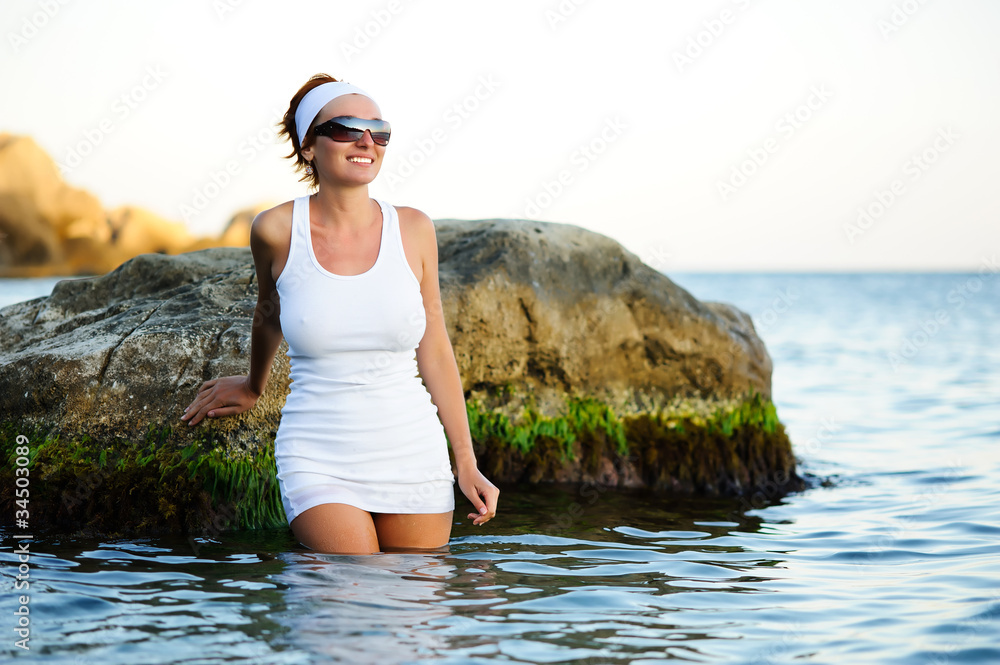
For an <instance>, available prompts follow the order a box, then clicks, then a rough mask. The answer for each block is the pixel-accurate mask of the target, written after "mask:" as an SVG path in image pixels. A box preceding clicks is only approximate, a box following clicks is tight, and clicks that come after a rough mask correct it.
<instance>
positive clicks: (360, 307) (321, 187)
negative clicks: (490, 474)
mask: <svg viewBox="0 0 1000 665" xmlns="http://www.w3.org/2000/svg"><path fill="white" fill-rule="evenodd" d="M281 133H282V134H283V135H285V136H286V137H287V138H288V139H289V141H291V143H292V147H293V150H292V153H291V154H289V155H288V156H289V157H294V158H295V160H296V167H297V168H299V169H302V170H303V171H304V172H305V176H304V177H303V180H309V181H310V182H311V184H312V185H313V186H315V187H316V188H317V191H316V193H315V194H312V195H311V196H303V197H300V198H297V199H295V200H294V201H288V202H286V203H283V204H281V205H279V206H276V207H274V208H271V209H270V210H266V211H264V212H262V213H260V214H259V215H257V217H256V218H255V219H254V221H253V224H252V226H251V229H250V248H251V250H252V251H253V258H254V264H255V266H256V270H257V283H258V286H259V294H258V299H257V307H256V310H255V312H254V322H253V332H252V335H251V354H250V356H251V357H250V373H249V375H248V376H228V377H223V378H219V379H213V380H211V381H206V382H205V383H204V384H202V386H201V389H200V390H199V392H198V396H197V397H196V398H195V400H194V401H193V402H192V403H191V404H190V405H189V406H188V407H187V409H185V412H184V415H183V416H182V417H181V418H182V420H186V421H187V422H188V424H189V425H196V424H198V422H199V421H201V420H202V419H204V418H205V417H209V418H221V417H224V416H230V415H234V414H238V413H242V412H244V411H246V410H247V409H250V408H251V407H252V406H253V405H254V404H255V403H256V402H257V399H258V398H259V397H260V395H261V393H263V392H264V387H265V386H266V384H267V378H268V374H269V372H270V368H271V362H272V360H273V358H274V354H275V353H276V352H277V349H278V346H279V344H280V343H281V338H282V336H284V337H285V339H286V340H287V342H288V356H289V360H290V362H291V378H292V384H291V390H290V393H289V395H288V398H287V400H286V402H285V406H284V408H283V409H282V412H281V413H282V415H281V423H280V425H279V427H278V434H277V437H276V439H275V460H276V462H277V468H278V474H277V477H278V483H279V489H280V491H281V498H282V502H283V504H284V507H285V513H286V516H287V518H288V521H289V524H290V526H291V529H292V532H293V533H294V534H295V537H296V538H298V540H299V542H301V543H302V544H303V545H304V546H306V547H308V548H311V549H313V550H317V551H322V552H330V553H339V554H369V553H376V552H380V551H386V550H390V549H392V550H397V551H400V550H401V551H407V550H409V551H413V550H428V549H439V548H443V547H445V546H446V545H447V543H448V540H449V538H450V536H451V524H452V515H453V511H454V507H455V499H454V490H453V486H454V482H455V477H454V476H453V475H452V472H451V463H450V461H449V458H448V451H447V443H448V441H450V442H451V447H452V450H453V451H454V454H455V464H456V467H457V475H458V485H459V488H460V489H461V490H462V493H463V494H465V496H466V497H467V498H468V499H469V500H470V501H471V502H472V504H473V506H475V508H476V510H478V513H470V514H469V519H472V520H473V523H474V524H477V525H482V524H485V523H486V522H488V521H489V520H491V519H492V518H493V517H494V515H495V514H496V504H497V498H498V496H499V494H500V491H499V490H498V489H497V488H496V487H495V486H494V485H493V484H492V483H491V482H490V481H489V480H487V479H486V478H485V477H484V476H483V474H482V473H481V472H480V471H479V469H478V467H477V465H476V458H475V455H474V453H473V450H472V438H471V436H470V433H469V423H468V418H467V415H466V410H465V399H464V395H463V392H462V384H461V379H460V377H459V372H458V364H457V363H456V361H455V354H454V351H453V350H452V347H451V342H450V341H449V339H448V332H447V329H446V328H445V323H444V312H443V309H442V306H441V295H440V288H439V284H438V259H437V239H436V236H435V232H434V224H433V222H432V221H431V220H430V218H429V217H428V216H427V215H425V214H424V213H422V212H420V211H419V210H415V209H413V208H398V209H397V208H394V207H393V206H391V205H388V204H386V203H383V202H381V201H376V200H372V199H370V198H369V197H368V184H369V183H370V182H371V181H372V180H373V179H374V178H375V176H376V174H378V171H379V169H380V167H381V165H382V159H383V157H384V155H385V150H386V145H387V144H388V141H389V135H390V128H389V124H388V123H387V122H385V121H384V120H382V115H381V111H380V110H379V107H378V105H377V104H376V103H375V102H374V100H372V98H371V96H370V95H368V94H367V93H365V92H364V91H362V90H361V89H359V88H357V87H355V86H352V85H350V84H348V83H344V82H339V81H337V80H336V79H334V78H332V77H330V76H327V75H325V74H318V75H316V76H314V77H312V78H311V79H310V80H309V81H308V82H307V83H306V84H305V85H304V86H302V88H301V89H300V90H299V91H298V92H297V93H296V94H295V96H294V97H292V100H291V103H290V105H289V108H288V111H287V112H286V113H285V116H284V119H283V121H282V131H281ZM418 370H419V373H420V376H419V377H418V376H417V371H418ZM421 378H422V379H423V383H421ZM425 384H426V385H425ZM442 425H443V427H442ZM445 432H447V437H448V438H447V440H446V439H445Z"/></svg>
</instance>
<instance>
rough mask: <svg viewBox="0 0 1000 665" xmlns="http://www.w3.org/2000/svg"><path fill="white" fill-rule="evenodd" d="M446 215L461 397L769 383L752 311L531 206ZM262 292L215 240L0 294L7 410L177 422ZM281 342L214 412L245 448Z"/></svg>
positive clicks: (281, 388) (623, 397)
mask: <svg viewBox="0 0 1000 665" xmlns="http://www.w3.org/2000/svg"><path fill="white" fill-rule="evenodd" d="M436 226H437V233H438V241H439V260H440V266H441V271H440V278H441V285H442V294H443V299H444V309H445V317H446V322H447V324H448V329H449V333H450V336H451V340H452V344H453V346H454V348H455V353H456V357H457V359H458V364H459V369H460V371H461V375H462V380H463V382H464V388H465V390H466V393H467V396H470V397H473V396H479V395H486V396H488V395H489V394H491V393H493V392H495V391H497V390H502V389H506V390H507V391H508V392H509V391H510V389H513V391H514V392H515V393H516V394H519V395H529V396H531V398H532V399H534V400H535V401H536V404H537V406H538V407H539V408H540V409H541V410H542V411H543V412H547V413H552V412H554V411H555V410H557V409H558V408H559V407H561V405H562V404H563V399H564V397H565V395H566V394H568V393H574V392H576V393H580V394H586V395H591V396H594V397H598V398H601V399H603V400H605V401H606V402H608V403H609V404H612V405H615V406H616V408H619V409H621V410H622V411H629V410H646V409H650V408H652V407H653V406H654V405H656V404H658V403H661V402H665V401H667V400H669V399H670V398H673V397H675V396H692V397H700V398H705V399H717V398H738V397H741V396H743V395H744V394H745V393H746V392H747V391H748V390H750V389H753V390H755V391H756V392H758V393H760V394H762V395H763V396H765V397H770V377H771V360H770V357H769V356H768V354H767V351H766V349H765V348H764V345H763V343H762V342H761V341H760V339H759V338H758V337H757V336H756V334H755V332H754V329H753V325H752V323H751V321H750V317H749V316H748V315H746V314H745V313H743V312H741V311H740V310H738V309H736V308H735V307H733V306H731V305H726V304H722V303H702V302H699V301H698V300H696V299H695V298H694V297H692V296H691V295H690V294H689V293H688V292H687V291H685V290H684V289H682V288H680V287H678V286H677V285H675V284H674V283H673V282H672V281H671V280H670V279H668V278H667V277H665V276H664V275H662V274H660V273H658V272H656V271H655V270H653V269H652V268H650V267H649V266H647V265H645V264H643V263H642V262H641V261H640V260H639V259H638V257H636V256H635V255H633V254H631V253H630V252H628V251H626V250H625V249H624V248H622V247H621V246H620V245H619V244H618V243H617V242H615V241H613V240H611V239H610V238H607V237H605V236H603V235H600V234H597V233H594V232H591V231H587V230H585V229H582V228H579V227H576V226H572V225H567V224H553V223H544V222H532V221H524V220H480V221H455V220H442V221H439V222H436ZM256 291H257V288H256V276H255V274H254V269H253V264H252V261H251V255H250V251H249V249H246V248H215V249H207V250H201V251H196V252H189V253H185V254H181V255H177V256H168V255H162V254H144V255H141V256H139V257H136V258H134V259H132V260H130V261H127V262H126V263H124V264H123V265H121V266H120V267H119V268H117V269H116V270H114V271H112V272H110V273H108V274H106V275H103V276H101V277H95V278H85V279H73V280H64V281H62V282H59V283H58V284H57V285H56V287H55V289H54V291H53V293H52V295H51V296H49V297H44V298H38V299H35V300H32V301H28V302H24V303H18V304H16V305H12V306H9V307H7V308H4V309H2V310H0V414H2V418H3V419H4V420H8V421H13V422H16V423H18V424H19V426H40V427H43V428H45V429H47V430H48V431H59V432H81V431H82V432H87V433H90V434H91V435H92V436H100V435H107V434H112V435H120V436H133V435H138V434H139V433H141V432H144V431H146V429H147V427H148V426H149V425H151V424H164V423H167V424H174V425H176V426H177V429H179V430H181V431H184V430H185V429H186V428H187V425H185V424H183V422H182V421H180V420H179V418H180V416H181V413H182V411H183V408H184V407H185V406H186V405H187V404H188V403H190V401H191V400H192V398H193V397H194V395H195V393H196V391H197V389H198V387H199V386H200V384H201V383H202V382H203V381H205V380H207V379H211V378H214V377H218V376H223V375H230V374H245V373H246V372H247V371H248V369H249V352H250V330H251V323H252V313H253V307H254V305H255V302H256ZM286 348H287V347H286V346H285V345H284V343H282V347H281V349H280V350H279V352H278V354H277V356H276V358H275V361H274V365H273V367H272V371H271V376H270V382H269V384H268V388H267V391H266V393H265V395H264V396H263V397H262V398H261V400H260V401H259V402H258V404H257V406H256V407H255V408H254V409H252V410H251V411H249V412H247V413H245V414H242V415H240V416H238V417H233V418H222V419H217V420H209V421H206V422H209V423H211V426H212V427H213V428H216V429H217V430H220V431H222V432H224V433H225V439H226V440H227V441H230V442H231V443H232V444H237V445H239V446H241V447H243V446H248V447H251V448H253V447H256V445H257V444H258V443H260V442H261V441H263V440H265V439H266V438H267V437H271V436H273V434H274V432H275V431H276V430H277V425H278V421H279V417H280V410H281V407H282V405H283V404H284V399H285V395H286V394H287V391H288V381H289V379H288V359H287V357H286V356H285V350H286ZM202 426H203V425H199V426H198V427H202Z"/></svg>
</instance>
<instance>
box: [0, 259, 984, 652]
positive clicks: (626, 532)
mask: <svg viewBox="0 0 1000 665" xmlns="http://www.w3.org/2000/svg"><path fill="white" fill-rule="evenodd" d="M670 277H671V278H672V279H674V281H676V282H677V283H678V284H680V285H681V286H683V287H684V288H686V289H688V290H689V291H690V292H691V293H692V294H693V295H694V296H695V297H697V298H699V299H701V300H718V301H723V302H729V303H733V304H735V305H736V306H737V307H740V308H741V309H743V310H744V311H746V312H747V313H749V314H750V315H751V316H752V318H753V321H754V324H755V327H756V328H757V331H758V333H759V334H760V336H761V337H762V339H763V340H764V342H765V344H766V345H767V349H768V351H769V353H770V354H771V357H772V359H773V361H774V374H773V399H774V402H775V404H776V406H777V411H778V415H779V417H780V418H781V420H782V422H784V423H785V425H786V427H787V429H788V432H789V435H790V437H791V439H792V442H793V445H794V449H795V453H796V456H797V458H798V459H799V460H800V465H799V468H800V472H801V473H804V474H808V475H809V477H811V478H813V479H814V485H815V486H814V487H813V488H812V489H809V490H806V491H804V492H801V493H798V494H794V495H791V496H788V497H786V498H784V499H783V500H781V501H778V502H777V503H774V504H772V505H760V506H755V505H750V504H748V502H747V501H745V500H743V501H741V500H737V499H704V498H703V499H698V498H691V497H676V496H664V495H656V494H652V493H648V492H638V491H636V492H625V491H618V490H610V489H595V488H594V487H590V488H584V489H572V488H570V489H567V488H555V487H551V486H539V487H529V486H521V487H518V486H503V485H502V486H501V489H502V494H501V498H500V505H499V511H498V514H497V517H496V518H495V519H494V520H492V521H491V522H489V523H488V524H486V525H485V526H483V527H473V526H471V525H470V524H469V520H468V519H467V518H466V517H465V515H466V514H467V513H468V512H470V511H469V510H467V509H469V508H470V506H469V504H468V502H467V500H466V499H465V498H464V497H463V496H461V494H460V493H459V494H458V495H457V496H456V511H455V526H454V530H453V537H452V541H451V544H450V551H449V552H447V553H442V554H434V555H417V554H384V555H375V556H367V557H363V556H338V555H326V554H316V553H313V552H311V551H309V550H306V549H305V548H303V547H301V546H300V545H298V543H297V542H296V541H295V540H294V538H293V537H292V536H291V533H290V532H289V531H288V530H287V529H278V530H274V531H262V532H242V533H224V534H219V535H217V536H216V537H214V538H187V537H183V536H177V537H171V538H127V539H121V540H107V539H94V540H89V539H76V538H66V537H61V536H58V535H51V534H49V535H45V534H36V537H35V539H34V540H32V541H31V542H30V544H29V548H30V560H29V564H28V566H29V573H28V574H29V575H30V589H28V590H25V591H18V590H16V589H15V584H17V583H18V580H17V575H18V574H19V572H18V565H19V562H18V558H17V555H16V554H15V553H14V548H15V545H14V541H13V540H12V535H13V534H15V533H17V532H16V531H14V530H13V529H11V528H7V529H6V530H4V531H3V533H2V534H0V535H2V536H3V540H2V545H3V549H2V551H0V562H2V565H3V575H2V577H0V585H2V595H0V635H2V636H3V644H2V645H0V654H5V655H7V656H20V657H22V658H23V659H24V661H23V662H29V660H30V661H31V662H39V663H56V662H58V663H77V664H80V665H83V664H88V663H93V664H95V665H97V664H100V665H116V664H119V663H121V664H129V665H133V664H136V663H177V662H189V663H314V662H315V663H325V662H343V663H380V664H384V663H417V662H421V663H423V662H433V663H487V662H489V663H495V662H504V663H595V664H596V663H659V662H662V661H663V660H665V659H672V658H673V659H678V660H679V661H682V662H683V661H690V662H698V663H774V664H778V663H804V662H805V663H830V664H838V665H841V664H843V663H851V664H852V665H856V664H859V663H880V664H891V663H914V664H916V663H936V664H943V663H956V664H958V663H1000V274H997V273H995V272H990V271H980V272H972V273H964V274H957V273H952V274H943V273H934V274H829V275H826V274H718V275H715V274H713V275H705V274H677V275H670ZM29 281H30V280H29ZM7 283H8V282H7V281H3V282H0V293H2V294H4V295H6V294H7V293H8V291H7ZM50 288H51V285H48V284H47V283H42V282H38V283H37V287H36V291H38V292H37V293H35V292H31V293H27V294H26V295H25V297H34V296H35V295H44V293H47V292H48V291H47V290H46V289H50ZM21 295H24V294H21ZM2 304H4V303H0V305H2ZM3 522H4V523H7V524H9V523H11V519H8V518H6V517H5V518H4V520H3ZM21 595H28V596H29V597H30V599H29V604H28V607H30V641H29V642H28V643H27V644H28V645H29V646H30V652H26V651H24V650H23V649H21V648H19V647H17V646H15V642H16V640H17V639H18V637H17V634H16V633H15V630H14V629H15V628H16V627H17V621H18V617H17V615H15V614H14V612H15V611H17V609H18V607H19V596H21Z"/></svg>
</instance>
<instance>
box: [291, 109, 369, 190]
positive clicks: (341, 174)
mask: <svg viewBox="0 0 1000 665" xmlns="http://www.w3.org/2000/svg"><path fill="white" fill-rule="evenodd" d="M344 115H350V116H354V117H356V118H365V119H367V120H381V119H382V112H381V110H379V107H378V105H377V104H376V103H375V102H374V101H372V100H371V99H369V98H368V97H365V96H364V95H357V94H352V95H343V96H341V97H337V98H336V99H334V100H331V101H330V103H329V104H327V105H326V106H324V107H323V108H322V110H320V112H319V114H318V115H317V116H316V120H315V121H314V122H313V127H315V126H316V125H320V124H322V123H324V122H326V121H327V120H329V119H330V118H336V117H339V116H344ZM310 131H311V130H310ZM386 147H387V146H380V145H376V144H375V142H374V141H372V136H371V132H365V133H364V134H363V135H362V136H361V138H359V139H358V140H357V141H353V142H339V141H334V140H333V139H331V138H330V137H328V136H315V135H313V144H312V145H311V146H309V147H308V148H306V149H304V150H303V151H302V156H303V157H305V158H306V159H307V160H309V161H310V162H312V164H313V168H315V169H316V170H317V173H318V174H319V177H320V182H321V183H322V182H323V181H326V182H329V183H331V184H342V185H367V184H368V183H370V182H371V181H372V180H374V179H375V176H376V175H378V172H379V169H380V168H381V167H382V157H383V155H385V149H386Z"/></svg>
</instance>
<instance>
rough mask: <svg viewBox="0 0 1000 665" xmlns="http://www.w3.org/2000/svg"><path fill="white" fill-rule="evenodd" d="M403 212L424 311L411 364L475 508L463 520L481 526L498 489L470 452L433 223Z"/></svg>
mask: <svg viewBox="0 0 1000 665" xmlns="http://www.w3.org/2000/svg"><path fill="white" fill-rule="evenodd" d="M405 211H406V214H405V216H406V218H407V230H408V233H409V234H412V235H414V236H415V239H416V240H417V241H418V242H417V243H416V245H417V246H418V247H419V248H420V259H421V265H422V267H423V274H422V276H421V280H420V294H421V297H422V298H423V302H424V311H425V313H426V315H427V327H426V329H425V331H424V336H423V338H422V339H421V340H420V344H419V346H417V367H418V369H419V370H420V376H421V377H422V378H423V380H424V384H426V386H427V390H428V392H430V394H431V400H432V401H433V402H434V404H435V406H437V409H438V415H439V416H440V417H441V424H442V425H443V426H444V430H445V432H446V433H447V434H448V441H449V442H450V443H451V448H452V451H454V453H455V465H456V466H457V467H458V486H459V488H460V489H461V490H462V493H463V494H465V496H466V497H467V498H468V499H469V501H471V502H472V505H473V506H475V507H476V510H478V511H479V512H478V513H469V519H471V520H472V521H473V524H477V525H478V524H485V523H486V522H488V521H489V520H491V519H493V517H494V515H496V510H497V498H498V497H499V496H500V490H499V489H498V488H497V487H496V486H494V485H493V483H491V482H490V481H489V480H487V479H486V477H485V476H484V475H483V474H482V473H481V472H480V471H479V467H478V465H477V462H476V455H475V453H474V452H473V450H472V435H471V434H470V432H469V416H468V413H467V412H466V410H465V394H464V392H463V390H462V379H461V377H460V375H459V372H458V362H457V361H456V360H455V351H454V349H453V348H452V346H451V340H450V339H448V329H447V328H446V327H445V322H444V308H443V305H442V302H441V286H440V283H439V281H438V248H437V234H436V233H435V231H434V222H433V221H432V220H431V218H430V217H428V216H427V215H426V214H424V213H422V212H420V211H419V210H414V209H413V208H409V209H405Z"/></svg>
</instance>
